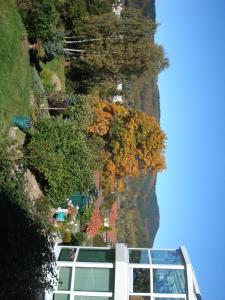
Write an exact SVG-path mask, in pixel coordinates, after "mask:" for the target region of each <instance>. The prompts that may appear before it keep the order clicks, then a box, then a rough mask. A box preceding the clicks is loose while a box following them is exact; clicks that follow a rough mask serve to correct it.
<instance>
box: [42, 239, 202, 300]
mask: <svg viewBox="0 0 225 300" xmlns="http://www.w3.org/2000/svg"><path fill="white" fill-rule="evenodd" d="M55 253H56V258H57V272H58V281H57V285H56V287H55V290H54V291H53V293H51V294H46V300H47V299H51V300H200V299H201V296H200V291H199V287H198V283H197V280H196V277H195V273H194V270H193V268H192V265H191V263H190V260H189V257H188V254H187V251H186V249H185V247H180V248H179V249H147V248H127V246H126V245H125V244H120V243H118V244H116V246H115V248H102V247H101V248H100V247H74V246H72V247H71V246H56V249H55Z"/></svg>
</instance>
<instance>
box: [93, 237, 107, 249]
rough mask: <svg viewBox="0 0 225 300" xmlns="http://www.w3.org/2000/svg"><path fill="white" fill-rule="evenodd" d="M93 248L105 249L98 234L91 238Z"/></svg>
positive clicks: (104, 244)
mask: <svg viewBox="0 0 225 300" xmlns="http://www.w3.org/2000/svg"><path fill="white" fill-rule="evenodd" d="M93 246H94V247H105V246H106V243H105V242H104V240H103V238H102V236H101V235H100V234H97V235H96V236H95V237H94V238H93Z"/></svg>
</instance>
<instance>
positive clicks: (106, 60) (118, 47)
mask: <svg viewBox="0 0 225 300" xmlns="http://www.w3.org/2000/svg"><path fill="white" fill-rule="evenodd" d="M156 27H157V26H156V24H155V23H154V22H153V21H150V20H148V19H145V18H143V17H141V16H140V14H139V12H138V11H137V10H133V9H128V10H125V12H124V13H123V14H122V15H121V17H118V16H116V15H115V14H113V13H108V14H103V15H99V16H98V15H95V16H86V17H84V18H83V20H82V27H81V30H80V33H79V34H76V38H74V41H73V42H74V44H71V46H70V47H71V51H72V52H71V53H70V54H71V55H72V56H75V60H74V61H73V62H72V65H71V66H72V69H73V68H74V69H75V70H76V74H77V80H78V81H79V80H80V81H82V80H84V79H86V80H87V81H88V83H89V84H90V85H91V84H92V85H93V80H95V81H96V82H101V81H102V80H105V79H106V78H107V79H111V80H126V79H130V78H131V77H135V76H139V75H140V74H142V73H143V72H144V71H146V70H150V72H151V73H152V75H157V74H158V73H159V72H160V71H161V70H163V69H164V68H165V67H167V66H168V60H167V58H166V57H165V54H164V50H163V48H162V47H161V46H158V45H156V44H155V43H154V38H153V37H154V33H155V30H156ZM82 41H83V42H82ZM70 42H71V41H70ZM73 49H75V50H73ZM73 51H75V52H73ZM77 51H78V52H77ZM88 74H92V78H90V79H89V77H88ZM86 84H87V82H86Z"/></svg>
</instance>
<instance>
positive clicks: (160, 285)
mask: <svg viewBox="0 0 225 300" xmlns="http://www.w3.org/2000/svg"><path fill="white" fill-rule="evenodd" d="M153 282H154V293H162V294H163V293H164V294H166V293H167V294H185V275H184V270H165V269H154V270H153Z"/></svg>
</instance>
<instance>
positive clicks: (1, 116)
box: [0, 0, 30, 133]
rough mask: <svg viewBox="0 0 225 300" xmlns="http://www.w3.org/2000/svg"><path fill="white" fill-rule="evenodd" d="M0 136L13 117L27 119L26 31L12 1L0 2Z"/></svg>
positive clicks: (27, 69)
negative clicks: (20, 115) (24, 117)
mask: <svg viewBox="0 0 225 300" xmlns="http://www.w3.org/2000/svg"><path fill="white" fill-rule="evenodd" d="M0 45H1V46H0V62H1V67H0V78H1V81H0V132H1V133H3V132H5V131H6V130H7V129H8V128H9V127H10V120H11V117H12V116H13V115H14V114H22V115H29V90H30V66H29V55H28V44H27V39H26V31H25V29H24V26H23V24H22V22H21V18H20V15H19V13H18V12H17V9H16V6H15V1H13V0H2V1H0Z"/></svg>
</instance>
